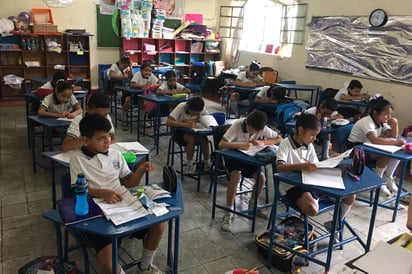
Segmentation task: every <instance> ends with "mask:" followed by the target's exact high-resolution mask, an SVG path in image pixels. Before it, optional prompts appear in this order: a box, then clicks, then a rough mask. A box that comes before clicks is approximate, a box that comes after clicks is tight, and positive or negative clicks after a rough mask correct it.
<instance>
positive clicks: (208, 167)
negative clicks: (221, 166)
mask: <svg viewBox="0 0 412 274" xmlns="http://www.w3.org/2000/svg"><path fill="white" fill-rule="evenodd" d="M203 171H204V172H208V173H209V172H211V171H212V163H211V162H205V164H204V165H203Z"/></svg>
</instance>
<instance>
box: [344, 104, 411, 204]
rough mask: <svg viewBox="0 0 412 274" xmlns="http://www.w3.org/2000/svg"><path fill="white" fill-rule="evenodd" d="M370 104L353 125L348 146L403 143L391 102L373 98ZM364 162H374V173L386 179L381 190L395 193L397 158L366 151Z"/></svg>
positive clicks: (396, 188)
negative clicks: (366, 112)
mask: <svg viewBox="0 0 412 274" xmlns="http://www.w3.org/2000/svg"><path fill="white" fill-rule="evenodd" d="M370 104H371V112H370V114H369V115H368V116H365V117H363V118H362V119H360V120H359V121H357V122H356V123H355V125H354V126H353V128H352V131H351V133H350V135H349V138H348V148H352V147H354V146H355V145H358V144H363V143H365V142H371V143H373V144H378V145H395V146H402V145H404V144H405V140H403V139H400V138H398V136H399V126H398V119H396V118H395V117H393V116H392V111H393V106H392V104H391V103H390V102H389V101H388V100H385V99H383V98H379V99H376V100H373V101H372V102H371V103H370ZM366 163H367V164H375V165H376V167H375V173H376V174H378V176H379V177H381V178H383V179H384V180H385V181H386V185H384V186H382V187H381V190H382V192H383V193H384V194H385V195H386V196H390V195H391V191H392V192H393V193H394V194H396V193H397V191H398V187H397V186H396V183H395V178H394V172H395V170H396V168H397V167H398V165H399V160H396V159H389V158H386V157H381V156H377V155H372V154H369V153H368V154H366Z"/></svg>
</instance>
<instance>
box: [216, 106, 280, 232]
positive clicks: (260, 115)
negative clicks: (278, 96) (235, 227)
mask: <svg viewBox="0 0 412 274" xmlns="http://www.w3.org/2000/svg"><path fill="white" fill-rule="evenodd" d="M266 123H267V117H266V114H265V113H264V112H263V111H260V110H254V111H253V112H251V113H250V114H249V115H248V116H247V117H246V118H241V119H238V120H237V121H236V122H234V123H233V124H232V125H231V126H230V128H229V129H228V130H227V132H226V133H225V134H224V135H223V138H222V140H221V141H220V142H219V149H244V150H248V149H249V148H250V147H252V146H265V145H275V144H279V143H280V141H281V140H282V137H280V136H279V135H278V134H277V132H276V131H274V130H272V129H270V128H269V127H267V126H266ZM225 165H226V168H227V170H228V171H229V174H230V176H229V177H230V179H229V184H228V186H227V193H226V205H227V207H229V208H232V207H233V205H234V203H235V196H236V189H237V186H238V185H239V182H240V179H241V176H243V177H246V178H254V179H255V180H257V178H258V176H260V177H259V182H260V185H259V186H256V185H254V186H253V192H252V197H251V199H250V200H249V209H252V208H254V204H255V203H254V199H258V197H255V190H256V189H255V188H256V187H258V194H260V192H261V191H262V188H263V186H264V184H265V181H266V178H265V175H264V173H263V172H261V171H259V170H256V167H255V166H250V165H247V164H244V163H242V162H241V161H233V160H229V159H225ZM258 216H260V217H267V216H266V215H265V214H264V212H261V211H258ZM231 226H232V214H231V213H230V212H227V213H226V214H225V216H224V217H223V222H222V227H221V228H222V230H223V231H230V229H231Z"/></svg>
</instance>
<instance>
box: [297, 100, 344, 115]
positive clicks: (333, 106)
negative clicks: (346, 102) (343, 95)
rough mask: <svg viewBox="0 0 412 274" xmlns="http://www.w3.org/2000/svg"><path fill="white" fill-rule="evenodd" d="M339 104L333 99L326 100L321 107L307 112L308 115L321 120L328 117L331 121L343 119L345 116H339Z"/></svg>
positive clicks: (309, 109) (312, 108)
mask: <svg viewBox="0 0 412 274" xmlns="http://www.w3.org/2000/svg"><path fill="white" fill-rule="evenodd" d="M337 109H338V104H337V103H336V100H335V99H333V98H328V99H326V100H324V101H323V102H322V103H320V104H319V106H315V107H311V108H308V109H307V110H305V113H307V114H313V115H315V116H316V118H318V119H319V120H322V119H323V118H324V117H327V118H328V119H329V120H335V119H342V118H343V115H341V114H339V112H338V111H337Z"/></svg>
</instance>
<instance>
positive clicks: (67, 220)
mask: <svg viewBox="0 0 412 274" xmlns="http://www.w3.org/2000/svg"><path fill="white" fill-rule="evenodd" d="M87 202H88V203H89V213H88V214H86V215H83V216H78V215H76V214H75V213H74V206H75V204H76V197H69V198H64V199H62V200H59V201H57V208H58V209H59V213H60V216H61V217H62V219H63V222H64V224H65V225H70V224H75V223H78V222H82V221H86V220H90V219H94V218H98V217H103V212H102V211H101V209H100V207H99V206H97V204H96V203H95V202H94V201H93V199H92V198H90V197H87Z"/></svg>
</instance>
